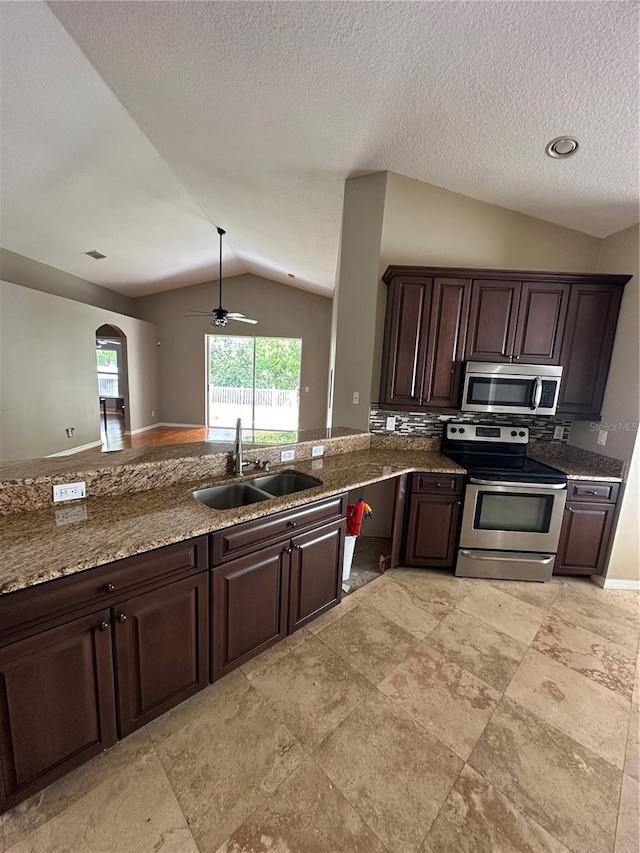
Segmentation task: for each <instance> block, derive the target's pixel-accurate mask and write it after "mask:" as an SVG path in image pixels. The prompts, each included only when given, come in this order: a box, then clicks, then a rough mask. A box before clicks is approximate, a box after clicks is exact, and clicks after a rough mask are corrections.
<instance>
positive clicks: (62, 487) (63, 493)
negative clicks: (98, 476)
mask: <svg viewBox="0 0 640 853" xmlns="http://www.w3.org/2000/svg"><path fill="white" fill-rule="evenodd" d="M86 496H87V488H86V485H85V482H84V480H83V481H82V482H80V483H60V484H59V485H58V486H54V487H53V502H54V503H58V501H77V500H78V499H79V498H86Z"/></svg>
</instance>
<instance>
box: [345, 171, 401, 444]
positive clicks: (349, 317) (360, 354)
mask: <svg viewBox="0 0 640 853" xmlns="http://www.w3.org/2000/svg"><path fill="white" fill-rule="evenodd" d="M386 183H387V179H386V173H385V172H378V173H376V174H374V175H364V176H362V177H359V178H350V179H349V180H348V181H346V182H345V187H344V203H343V211H342V239H341V244H340V268H339V271H338V277H337V284H336V292H335V295H334V300H335V304H336V310H335V317H334V337H335V362H334V364H333V369H334V390H333V410H332V424H333V425H334V426H348V427H354V428H355V429H365V430H366V429H369V403H370V389H371V386H372V381H373V377H372V371H373V358H372V355H373V350H374V346H375V339H376V318H377V314H378V305H377V304H376V300H377V298H378V278H379V269H378V262H379V257H380V238H381V233H382V218H383V213H384V196H385V187H386ZM378 382H379V377H378ZM354 391H357V392H358V393H359V394H360V402H359V404H358V405H354V403H353V392H354Z"/></svg>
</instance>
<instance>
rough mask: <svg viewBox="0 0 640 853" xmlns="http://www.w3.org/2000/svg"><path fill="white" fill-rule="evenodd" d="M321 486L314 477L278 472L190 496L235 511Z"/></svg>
mask: <svg viewBox="0 0 640 853" xmlns="http://www.w3.org/2000/svg"><path fill="white" fill-rule="evenodd" d="M321 485H322V480H316V478H315V477H309V476H307V475H306V474H299V473H298V472H297V471H281V472H280V473H278V474H266V475H265V476H263V477H254V478H253V479H251V480H243V481H242V482H240V483H223V484H221V485H220V486H211V487H210V488H208V489H196V490H195V491H194V492H191V494H192V495H193V497H194V498H196V499H197V500H199V501H200V503H203V504H205V506H208V507H211V509H235V508H236V507H240V506H249V505H250V504H255V503H259V502H260V501H268V500H270V499H271V498H279V497H282V496H283V495H292V494H294V492H302V491H304V490H305V489H313V488H314V486H321Z"/></svg>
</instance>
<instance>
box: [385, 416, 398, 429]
mask: <svg viewBox="0 0 640 853" xmlns="http://www.w3.org/2000/svg"><path fill="white" fill-rule="evenodd" d="M395 428H396V419H395V417H393V416H391V417H388V418H387V425H386V427H385V429H387V430H388V431H389V432H393V431H394V430H395Z"/></svg>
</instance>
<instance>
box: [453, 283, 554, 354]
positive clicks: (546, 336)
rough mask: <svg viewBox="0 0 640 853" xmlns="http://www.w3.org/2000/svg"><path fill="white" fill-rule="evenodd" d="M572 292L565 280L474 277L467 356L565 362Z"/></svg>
mask: <svg viewBox="0 0 640 853" xmlns="http://www.w3.org/2000/svg"><path fill="white" fill-rule="evenodd" d="M568 297H569V285H568V284H566V283H563V282H557V283H556V282H544V281H523V282H520V281H500V280H486V281H474V282H473V287H472V294H471V312H470V317H469V332H468V336H467V347H466V352H465V356H466V358H467V359H468V360H469V361H495V362H514V361H522V362H524V363H527V364H560V344H561V342H562V331H563V328H564V322H565V318H566V315H567V301H568Z"/></svg>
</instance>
